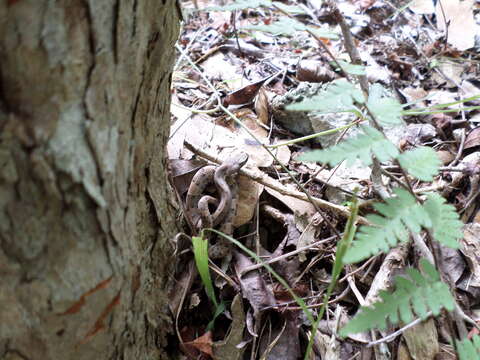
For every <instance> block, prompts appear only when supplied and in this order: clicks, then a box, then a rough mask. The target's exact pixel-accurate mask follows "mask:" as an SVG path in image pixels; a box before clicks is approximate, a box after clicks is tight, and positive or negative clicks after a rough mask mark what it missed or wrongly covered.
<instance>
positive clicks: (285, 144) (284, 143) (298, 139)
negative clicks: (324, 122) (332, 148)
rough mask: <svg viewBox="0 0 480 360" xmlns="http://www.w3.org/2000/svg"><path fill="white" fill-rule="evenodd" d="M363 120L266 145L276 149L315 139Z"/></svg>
mask: <svg viewBox="0 0 480 360" xmlns="http://www.w3.org/2000/svg"><path fill="white" fill-rule="evenodd" d="M363 120H364V119H358V120H355V121H353V122H351V123H350V124H347V125H345V126H341V127H338V128H335V129H330V130H325V131H321V132H318V133H315V134H312V135H307V136H302V137H300V138H296V139H293V140H288V141H284V142H281V143H278V144H273V145H266V147H268V148H270V149H276V148H279V147H281V146H287V145H293V144H296V143H299V142H302V141H306V140H311V139H314V138H316V137H320V136H325V135H331V134H335V133H337V132H340V131H342V130H345V129H349V128H351V127H352V126H355V125H357V124H359V123H360V122H362V121H363Z"/></svg>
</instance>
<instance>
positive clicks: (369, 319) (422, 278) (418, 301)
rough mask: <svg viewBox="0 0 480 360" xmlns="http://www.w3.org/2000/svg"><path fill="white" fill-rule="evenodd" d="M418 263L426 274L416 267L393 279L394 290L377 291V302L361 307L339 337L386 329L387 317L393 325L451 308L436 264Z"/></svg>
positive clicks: (424, 317)
mask: <svg viewBox="0 0 480 360" xmlns="http://www.w3.org/2000/svg"><path fill="white" fill-rule="evenodd" d="M420 266H421V268H422V269H423V270H424V272H425V275H423V274H421V273H420V272H419V271H418V270H416V269H408V270H407V274H408V278H406V277H401V276H398V277H396V278H395V285H396V286H395V291H394V292H393V293H388V292H386V291H382V292H380V298H381V299H382V300H381V301H379V302H376V303H374V304H373V305H372V306H371V307H362V308H361V309H360V312H359V313H358V314H357V315H356V316H355V317H354V318H353V319H352V320H351V321H350V322H349V323H348V324H347V325H346V326H345V327H344V328H343V329H341V330H340V336H346V335H348V334H355V333H359V332H362V331H366V330H369V329H373V328H378V329H385V328H386V326H387V320H388V321H389V322H390V324H392V325H395V324H398V323H399V322H400V321H403V322H404V323H409V322H411V321H412V320H413V318H414V314H416V315H417V316H419V317H420V318H421V319H426V318H427V317H428V314H429V311H431V312H432V313H433V314H434V315H438V314H439V313H440V310H441V309H442V308H446V309H447V310H449V311H451V310H453V309H454V306H455V303H454V300H453V297H452V295H451V294H450V291H449V289H448V286H447V284H445V283H443V282H442V281H441V280H440V276H439V275H438V273H437V271H436V270H435V267H434V266H433V265H431V264H430V263H429V262H428V261H427V260H425V259H421V260H420Z"/></svg>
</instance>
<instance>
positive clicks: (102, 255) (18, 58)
mask: <svg viewBox="0 0 480 360" xmlns="http://www.w3.org/2000/svg"><path fill="white" fill-rule="evenodd" d="M177 33H178V12H177V8H176V7H175V1H174V0H162V1H160V0H141V1H140V0H69V1H54V0H0V359H9V360H12V359H41V360H49V359H89V360H90V359H142V360H143V359H159V358H160V359H167V358H169V357H171V356H169V354H168V351H167V336H169V335H168V332H169V331H171V329H172V324H171V320H170V316H169V313H168V308H167V300H168V299H167V296H166V293H167V288H168V286H169V274H170V273H171V272H170V270H171V265H172V264H173V262H172V261H171V256H172V248H171V246H170V243H169V241H168V239H170V238H171V237H172V234H173V233H174V232H175V199H173V197H172V192H171V191H169V185H168V182H167V177H166V160H165V158H164V148H165V144H166V140H167V136H168V132H169V93H170V92H169V89H170V76H171V66H172V62H173V58H174V50H173V49H174V48H173V44H174V41H175V39H176V36H177Z"/></svg>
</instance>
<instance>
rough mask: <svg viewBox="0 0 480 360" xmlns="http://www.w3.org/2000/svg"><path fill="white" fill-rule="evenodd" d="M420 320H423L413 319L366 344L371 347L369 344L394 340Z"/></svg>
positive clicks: (373, 344)
mask: <svg viewBox="0 0 480 360" xmlns="http://www.w3.org/2000/svg"><path fill="white" fill-rule="evenodd" d="M430 315H432V312H431V311H429V312H428V316H430ZM422 321H423V320H422V319H421V318H418V319H415V320H413V321H412V322H411V323H410V324H407V325H405V326H404V327H402V328H400V329H398V330H397V331H394V332H393V333H391V334H390V335H387V336H385V337H383V338H380V339H378V340H375V341H370V342H369V343H368V344H367V346H368V347H371V346H375V345H380V344H382V343H386V342H390V341H392V340H394V339H395V338H396V337H397V336H398V335H402V334H403V333H404V332H405V330H408V329H410V328H412V327H414V326H415V325H417V324H419V323H421V322H422Z"/></svg>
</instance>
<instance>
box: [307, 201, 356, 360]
mask: <svg viewBox="0 0 480 360" xmlns="http://www.w3.org/2000/svg"><path fill="white" fill-rule="evenodd" d="M357 216H358V199H357V197H356V196H354V197H353V199H352V202H351V203H350V217H349V218H348V221H347V225H346V226H345V232H344V234H343V237H342V239H341V240H340V241H339V243H338V244H337V251H336V253H335V262H334V263H333V270H332V279H331V281H330V284H329V285H328V288H327V292H326V293H325V296H324V297H323V304H322V306H321V307H320V310H319V313H318V316H317V320H316V321H315V322H314V324H313V326H312V335H311V336H310V339H309V341H308V346H307V351H306V354H305V360H307V359H308V355H309V354H310V351H311V349H312V346H313V341H314V340H315V335H316V332H317V328H318V324H319V322H320V320H321V319H322V318H323V314H324V313H325V310H326V308H327V306H328V299H329V298H330V296H331V295H332V292H333V289H335V286H336V285H337V281H338V278H339V277H340V274H341V272H342V270H343V266H344V263H343V257H344V256H345V253H346V252H347V250H348V248H349V247H350V244H351V243H352V241H353V238H354V236H355V232H356V230H357V225H356V221H357Z"/></svg>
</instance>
